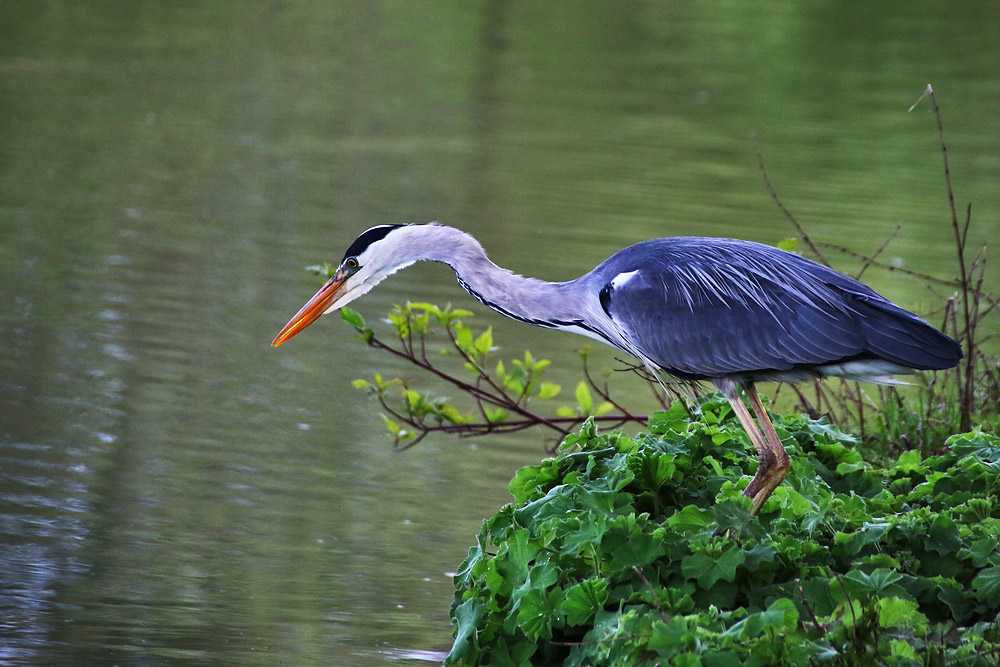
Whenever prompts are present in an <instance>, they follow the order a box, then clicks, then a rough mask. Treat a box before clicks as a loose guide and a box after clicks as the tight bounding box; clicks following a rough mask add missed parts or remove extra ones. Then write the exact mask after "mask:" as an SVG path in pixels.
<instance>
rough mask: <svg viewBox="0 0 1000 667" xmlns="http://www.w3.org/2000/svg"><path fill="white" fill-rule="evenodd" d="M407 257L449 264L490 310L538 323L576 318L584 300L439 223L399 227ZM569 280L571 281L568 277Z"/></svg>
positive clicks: (552, 323) (557, 323) (562, 285)
mask: <svg viewBox="0 0 1000 667" xmlns="http://www.w3.org/2000/svg"><path fill="white" fill-rule="evenodd" d="M400 232H405V233H406V235H407V236H408V237H409V238H408V239H407V242H406V244H405V247H406V248H407V255H408V257H407V258H405V259H406V261H407V263H410V262H415V261H418V260H424V259H426V260H431V261H435V262H443V263H445V264H447V265H449V266H450V267H451V268H452V269H454V271H455V273H456V274H457V276H458V282H459V283H460V284H461V285H462V287H464V288H465V289H466V290H468V291H469V293H470V294H472V295H473V296H475V297H476V298H477V299H479V300H480V301H482V302H483V303H484V304H486V305H487V306H489V307H490V308H493V309H494V310H496V311H498V312H500V313H502V314H504V315H507V316H508V317H513V318H514V319H517V320H521V321H523V322H527V323H529V324H536V325H539V326H560V325H561V324H562V323H567V322H573V321H575V320H579V319H580V317H581V315H582V314H583V313H584V311H585V310H589V304H587V303H584V301H585V299H584V298H583V297H581V295H580V292H579V291H578V290H573V289H571V288H570V286H571V285H572V284H573V283H572V282H569V283H550V282H547V281H544V280H536V279H534V278H525V277H524V276H519V275H517V274H516V273H513V272H511V271H508V270H507V269H503V268H501V267H499V266H497V265H496V264H494V263H493V262H491V261H490V259H489V257H487V256H486V252H485V251H484V250H483V247H482V246H481V245H480V244H479V242H478V241H477V240H476V239H475V238H473V237H472V236H470V235H469V234H466V233H465V232H463V231H461V230H459V229H455V228H454V227H447V226H445V225H437V224H428V225H413V226H411V227H404V228H403V229H401V230H400ZM574 282H575V281H574Z"/></svg>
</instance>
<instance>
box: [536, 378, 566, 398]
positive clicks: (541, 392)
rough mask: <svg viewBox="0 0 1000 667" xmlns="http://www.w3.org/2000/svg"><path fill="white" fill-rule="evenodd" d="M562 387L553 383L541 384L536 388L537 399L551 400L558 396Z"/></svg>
mask: <svg viewBox="0 0 1000 667" xmlns="http://www.w3.org/2000/svg"><path fill="white" fill-rule="evenodd" d="M561 390H562V387H560V386H559V385H557V384H556V383H555V382H543V383H542V384H541V385H540V386H539V387H538V398H542V399H545V398H552V397H554V396H556V395H558V394H559V392H560V391H561Z"/></svg>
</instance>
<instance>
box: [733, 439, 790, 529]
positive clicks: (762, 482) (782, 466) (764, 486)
mask: <svg viewBox="0 0 1000 667" xmlns="http://www.w3.org/2000/svg"><path fill="white" fill-rule="evenodd" d="M768 454H770V456H762V457H760V461H759V463H758V464H757V474H756V475H754V476H753V479H752V480H750V484H748V485H747V488H746V489H744V491H743V495H744V496H746V497H747V498H750V499H751V500H752V503H753V511H752V512H751V514H752V515H753V516H757V512H759V511H760V508H761V507H763V506H764V503H766V502H767V499H768V498H770V497H771V494H772V493H774V490H775V489H776V488H778V485H779V484H781V482H782V480H784V479H785V475H787V474H788V469H789V468H790V467H791V459H789V458H788V453H787V452H786V451H785V450H784V448H782V449H781V451H780V453H778V452H768ZM774 454H778V455H777V456H774Z"/></svg>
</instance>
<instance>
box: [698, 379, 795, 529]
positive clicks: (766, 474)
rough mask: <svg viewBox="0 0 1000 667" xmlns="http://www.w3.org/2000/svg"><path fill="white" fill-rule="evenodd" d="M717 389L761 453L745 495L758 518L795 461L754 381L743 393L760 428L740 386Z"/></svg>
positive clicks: (721, 385) (726, 383) (722, 384)
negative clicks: (747, 401) (773, 422)
mask: <svg viewBox="0 0 1000 667" xmlns="http://www.w3.org/2000/svg"><path fill="white" fill-rule="evenodd" d="M716 386H718V387H719V389H720V390H721V391H722V394H723V395H724V396H725V397H726V399H727V400H728V401H729V405H731V406H732V408H733V412H735V413H736V418H737V419H739V420H740V424H742V425H743V429H744V430H745V431H746V432H747V435H749V436H750V441H751V442H753V446H754V449H756V450H757V474H755V475H754V476H753V479H752V480H750V484H749V485H748V486H747V488H746V489H745V490H744V491H743V495H744V496H747V497H748V498H751V499H752V500H753V513H754V514H755V515H756V514H757V512H759V511H760V508H761V507H763V506H764V503H765V502H767V499H768V498H770V497H771V494H772V493H773V492H774V490H775V489H776V488H778V485H779V484H781V481H782V480H783V479H785V475H786V474H787V473H788V468H789V466H790V465H791V460H790V459H789V458H788V452H786V451H785V448H784V447H783V446H782V444H781V439H780V438H778V434H777V432H776V431H775V430H774V424H772V423H771V420H770V418H768V416H767V412H766V411H765V410H764V404H763V403H761V402H760V396H758V395H757V388H756V387H755V386H754V384H753V383H752V382H751V383H749V384H747V385H746V386H745V387H744V388H743V390H744V391H745V392H746V394H747V396H748V397H749V398H750V404H751V405H752V406H753V411H754V413H755V414H756V415H757V421H758V422H759V423H760V427H758V426H757V424H755V423H754V421H753V417H751V416H750V411H749V410H747V406H746V405H744V404H743V401H742V400H741V399H740V394H739V388H738V387H737V386H736V383H734V382H732V381H719V382H716Z"/></svg>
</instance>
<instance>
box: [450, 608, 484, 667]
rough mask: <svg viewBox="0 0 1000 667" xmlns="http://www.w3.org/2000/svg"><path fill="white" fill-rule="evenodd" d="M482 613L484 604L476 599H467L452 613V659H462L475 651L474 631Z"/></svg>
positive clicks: (477, 626)
mask: <svg viewBox="0 0 1000 667" xmlns="http://www.w3.org/2000/svg"><path fill="white" fill-rule="evenodd" d="M484 611H486V602H485V601H484V600H480V599H478V598H469V599H468V600H466V601H465V602H463V603H462V604H460V605H458V606H457V607H455V609H454V610H453V611H452V617H453V618H454V620H455V642H454V643H453V644H452V647H451V655H452V656H453V657H455V658H458V659H463V658H465V657H466V656H469V655H472V654H473V652H474V651H476V649H477V642H476V630H477V629H478V628H479V620H480V619H481V618H482V616H483V612H484Z"/></svg>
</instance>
